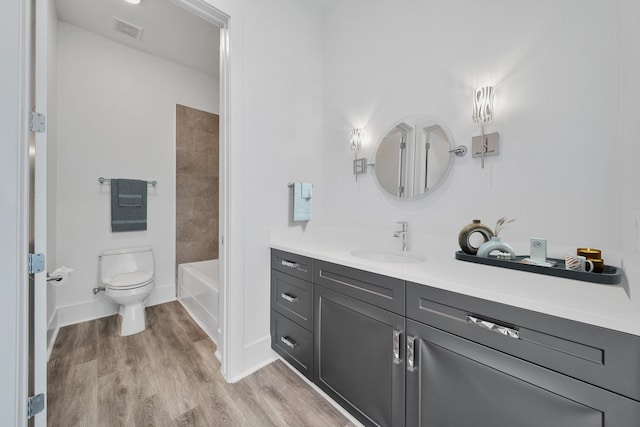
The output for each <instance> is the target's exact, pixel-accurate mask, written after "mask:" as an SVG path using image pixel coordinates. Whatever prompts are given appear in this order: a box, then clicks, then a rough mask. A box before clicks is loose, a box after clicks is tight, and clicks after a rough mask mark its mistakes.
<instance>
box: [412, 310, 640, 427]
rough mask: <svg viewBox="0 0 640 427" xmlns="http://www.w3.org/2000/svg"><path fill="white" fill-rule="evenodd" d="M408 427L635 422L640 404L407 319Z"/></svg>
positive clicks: (615, 426) (613, 426) (612, 426)
mask: <svg viewBox="0 0 640 427" xmlns="http://www.w3.org/2000/svg"><path fill="white" fill-rule="evenodd" d="M407 342H408V344H407V393H406V394H407V426H437V427H447V426H451V427H454V426H474V427H496V426H518V427H548V426H554V427H576V426H580V427H630V426H637V425H638V421H639V420H640V403H639V402H637V401H634V400H631V399H628V398H625V397H622V396H620V395H617V394H614V393H611V392H608V391H606V390H603V389H601V388H598V387H595V386H592V385H590V384H587V383H584V382H581V381H578V380H575V379H573V378H570V377H568V376H565V375H561V374H559V373H557V372H554V371H551V370H548V369H545V368H542V367H540V366H538V365H535V364H533V363H529V362H526V361H523V360H521V359H518V358H515V357H512V356H510V355H507V354H505V353H502V352H499V351H496V350H493V349H491V348H489V347H485V346H483V345H480V344H478V343H475V342H473V341H469V340H467V339H464V338H461V337H458V336H456V335H452V334H449V333H447V332H444V331H442V330H439V329H436V328H432V327H430V326H427V325H423V324H421V323H417V322H414V321H412V320H407Z"/></svg>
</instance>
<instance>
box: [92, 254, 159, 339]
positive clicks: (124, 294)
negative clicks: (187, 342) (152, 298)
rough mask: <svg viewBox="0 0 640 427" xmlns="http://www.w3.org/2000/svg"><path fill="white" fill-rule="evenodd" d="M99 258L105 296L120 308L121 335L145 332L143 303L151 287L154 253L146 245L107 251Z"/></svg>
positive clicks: (152, 284)
mask: <svg viewBox="0 0 640 427" xmlns="http://www.w3.org/2000/svg"><path fill="white" fill-rule="evenodd" d="M99 259H100V261H99V263H100V266H99V267H100V282H101V285H102V286H104V288H105V295H106V296H107V297H108V298H110V299H111V300H112V301H113V302H115V303H116V304H119V305H120V316H122V322H121V326H120V335H122V336H127V335H133V334H137V333H138V332H142V331H144V330H145V328H146V324H145V311H144V308H145V302H146V300H147V298H148V297H149V295H150V294H151V291H152V290H153V286H154V281H153V279H154V261H153V251H152V250H151V248H150V247H146V246H145V247H137V248H127V249H116V250H109V251H103V252H102V254H101V255H100V258H99Z"/></svg>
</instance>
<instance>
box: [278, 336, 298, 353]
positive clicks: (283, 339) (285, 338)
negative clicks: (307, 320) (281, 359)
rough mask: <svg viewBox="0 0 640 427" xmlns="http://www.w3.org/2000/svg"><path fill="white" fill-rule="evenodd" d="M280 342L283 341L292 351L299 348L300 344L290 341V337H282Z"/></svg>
mask: <svg viewBox="0 0 640 427" xmlns="http://www.w3.org/2000/svg"><path fill="white" fill-rule="evenodd" d="M280 341H282V343H283V344H284V345H286V346H287V347H289V348H290V349H291V350H293V349H294V348H296V347H297V346H298V343H297V342H295V341H294V340H292V339H290V338H289V337H280Z"/></svg>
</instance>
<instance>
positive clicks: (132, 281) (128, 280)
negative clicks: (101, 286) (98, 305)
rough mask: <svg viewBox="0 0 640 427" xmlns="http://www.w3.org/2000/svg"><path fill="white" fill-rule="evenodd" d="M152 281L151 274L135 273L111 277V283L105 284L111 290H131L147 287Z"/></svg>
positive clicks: (144, 272)
mask: <svg viewBox="0 0 640 427" xmlns="http://www.w3.org/2000/svg"><path fill="white" fill-rule="evenodd" d="M152 280H153V274H151V273H147V272H146V271H136V272H133V273H124V274H118V275H116V276H113V278H112V279H111V281H110V282H109V283H107V284H106V285H107V287H109V288H112V289H131V288H138V287H140V286H144V285H147V284H149V283H151V281H152Z"/></svg>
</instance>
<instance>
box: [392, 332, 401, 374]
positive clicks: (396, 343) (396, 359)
mask: <svg viewBox="0 0 640 427" xmlns="http://www.w3.org/2000/svg"><path fill="white" fill-rule="evenodd" d="M401 335H402V331H399V330H397V329H394V330H393V363H395V364H396V365H399V364H400V362H401V360H400V336H401Z"/></svg>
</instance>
